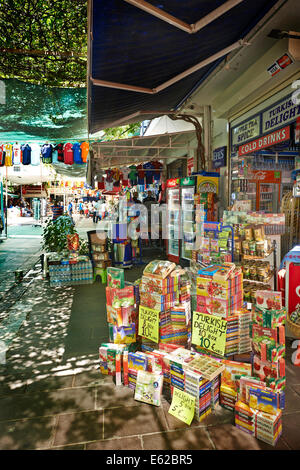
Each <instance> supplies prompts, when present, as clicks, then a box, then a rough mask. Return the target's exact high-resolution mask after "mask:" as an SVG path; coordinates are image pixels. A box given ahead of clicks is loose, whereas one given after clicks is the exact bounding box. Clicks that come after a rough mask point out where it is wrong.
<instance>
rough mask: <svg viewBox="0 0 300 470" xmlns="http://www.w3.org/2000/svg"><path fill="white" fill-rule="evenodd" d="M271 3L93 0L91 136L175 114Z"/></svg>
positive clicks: (273, 0)
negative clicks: (163, 115)
mask: <svg viewBox="0 0 300 470" xmlns="http://www.w3.org/2000/svg"><path fill="white" fill-rule="evenodd" d="M276 2H277V0H255V1H253V0H226V1H225V0H201V1H200V0H184V1H183V0H160V1H158V0H150V1H147V2H146V1H144V0H110V1H104V2H103V0H92V1H91V11H90V38H91V40H90V59H89V132H90V133H94V132H97V131H99V130H101V129H104V128H106V127H114V126H117V125H122V124H128V123H130V122H137V121H142V120H144V119H152V118H154V117H156V116H158V115H160V114H166V113H168V112H170V111H172V110H175V109H176V107H178V106H179V105H180V104H181V103H182V101H183V100H185V99H186V97H187V96H188V95H189V94H190V93H191V91H193V90H195V89H196V88H197V86H199V84H200V83H201V81H203V80H204V79H205V78H207V77H208V76H209V74H210V73H211V72H212V71H213V70H214V69H215V67H216V66H217V65H218V64H219V63H220V62H221V61H222V60H224V58H225V57H226V55H227V54H228V53H229V52H230V51H231V50H234V49H238V47H241V44H240V43H239V42H238V41H240V40H243V39H244V38H245V37H246V35H247V34H248V33H249V32H250V31H251V30H252V29H253V28H254V26H255V25H256V24H257V23H258V22H259V21H260V20H261V19H262V18H263V17H264V16H265V15H266V14H267V13H268V12H269V10H270V9H271V8H272V7H273V6H274V5H275V3H276ZM227 6H228V8H227ZM224 7H225V11H223V12H222V11H221V12H220V10H221V9H222V8H224ZM226 9H227V11H226ZM214 10H216V11H214ZM160 13H161V14H160ZM211 13H212V14H211ZM218 13H219V15H218ZM203 18H204V19H205V23H206V25H205V26H203V24H202V25H201V23H200V20H201V19H203ZM197 28H200V29H199V30H197ZM249 47H251V46H249ZM231 48H232V49H231ZM189 72H191V73H189ZM180 74H183V78H181V77H180ZM178 75H179V77H178ZM174 79H175V80H174ZM169 81H171V83H170V84H169V83H168V82H169Z"/></svg>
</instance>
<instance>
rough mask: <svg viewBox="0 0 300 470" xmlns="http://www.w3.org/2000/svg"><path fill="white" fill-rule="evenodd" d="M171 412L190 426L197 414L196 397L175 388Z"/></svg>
mask: <svg viewBox="0 0 300 470" xmlns="http://www.w3.org/2000/svg"><path fill="white" fill-rule="evenodd" d="M169 413H170V415H172V416H175V418H177V419H180V421H183V422H184V423H186V424H188V425H189V426H190V424H191V422H192V421H193V418H194V414H195V397H192V395H189V394H188V393H186V392H182V391H181V390H179V389H178V388H174V391H173V398H172V403H171V406H170V408H169Z"/></svg>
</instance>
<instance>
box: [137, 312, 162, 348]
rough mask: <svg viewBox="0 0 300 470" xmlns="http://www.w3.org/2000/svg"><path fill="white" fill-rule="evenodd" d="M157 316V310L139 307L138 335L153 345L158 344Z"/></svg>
mask: <svg viewBox="0 0 300 470" xmlns="http://www.w3.org/2000/svg"><path fill="white" fill-rule="evenodd" d="M159 314H160V312H159V310H153V309H152V308H148V307H143V306H142V305H140V308H139V335H140V336H142V337H143V338H147V339H150V340H151V341H154V342H155V343H158V342H159Z"/></svg>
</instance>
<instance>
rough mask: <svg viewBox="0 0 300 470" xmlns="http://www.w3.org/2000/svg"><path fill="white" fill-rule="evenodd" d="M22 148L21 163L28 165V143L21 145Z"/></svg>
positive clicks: (29, 162)
mask: <svg viewBox="0 0 300 470" xmlns="http://www.w3.org/2000/svg"><path fill="white" fill-rule="evenodd" d="M21 150H22V164H23V165H30V164H31V147H30V146H29V145H28V144H24V145H22V146H21Z"/></svg>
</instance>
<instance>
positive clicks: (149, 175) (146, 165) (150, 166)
mask: <svg viewBox="0 0 300 470" xmlns="http://www.w3.org/2000/svg"><path fill="white" fill-rule="evenodd" d="M143 167H144V170H147V171H145V173H146V184H152V183H153V175H154V171H151V170H153V164H152V162H148V163H144V165H143Z"/></svg>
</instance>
